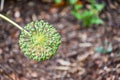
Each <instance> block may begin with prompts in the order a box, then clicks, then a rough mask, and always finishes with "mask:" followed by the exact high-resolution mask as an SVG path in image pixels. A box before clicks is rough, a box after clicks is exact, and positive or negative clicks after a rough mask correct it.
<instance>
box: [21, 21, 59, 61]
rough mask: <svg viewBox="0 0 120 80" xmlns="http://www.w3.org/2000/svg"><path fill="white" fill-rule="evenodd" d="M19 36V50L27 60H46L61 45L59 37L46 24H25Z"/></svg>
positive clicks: (39, 22)
mask: <svg viewBox="0 0 120 80" xmlns="http://www.w3.org/2000/svg"><path fill="white" fill-rule="evenodd" d="M24 29H25V30H27V31H28V32H29V33H30V35H28V34H27V33H25V31H24V30H22V31H21V34H20V40H19V44H20V48H21V50H22V51H23V52H24V54H25V55H27V56H28V57H29V58H31V59H33V60H37V61H43V60H48V59H50V58H51V57H52V56H54V55H55V54H56V51H57V49H58V47H59V45H60V43H61V36H60V34H59V33H58V32H57V31H56V29H55V28H54V27H53V26H52V25H50V24H49V23H47V22H44V21H43V20H41V21H36V22H31V23H29V24H27V25H26V26H25V27H24Z"/></svg>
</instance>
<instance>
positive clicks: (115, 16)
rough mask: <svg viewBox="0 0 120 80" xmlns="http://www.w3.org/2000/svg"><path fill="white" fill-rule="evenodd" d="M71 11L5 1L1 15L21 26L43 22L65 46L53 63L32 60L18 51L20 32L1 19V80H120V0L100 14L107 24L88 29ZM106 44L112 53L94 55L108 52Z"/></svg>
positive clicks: (111, 3) (62, 46)
mask: <svg viewBox="0 0 120 80" xmlns="http://www.w3.org/2000/svg"><path fill="white" fill-rule="evenodd" d="M48 1H49V0H48ZM108 1H109V0H108ZM116 1H117V0H116ZM107 5H108V4H107ZM70 10H71V9H70V7H59V8H58V7H53V3H50V2H44V3H43V2H41V1H40V0H34V1H28V0H23V1H22V0H18V1H14V0H10V1H8V0H6V2H5V5H4V9H3V11H1V13H2V14H4V15H6V16H8V17H9V18H10V19H12V20H14V21H15V22H17V23H18V24H19V25H21V26H25V25H26V24H27V23H29V22H31V21H35V20H40V19H44V20H45V21H48V22H49V23H51V24H52V25H54V26H55V28H56V29H57V30H58V32H59V33H60V34H61V35H62V44H61V46H60V47H59V50H58V52H57V55H56V56H54V57H53V58H52V59H50V60H48V61H43V62H36V61H33V60H30V59H29V58H27V56H25V55H24V53H23V52H22V50H20V48H19V44H18V41H19V34H20V30H18V29H17V28H16V27H14V26H13V25H11V24H9V23H7V22H6V21H4V20H2V19H0V80H120V5H119V0H118V2H109V5H108V6H106V8H105V10H103V12H102V13H101V18H103V19H104V22H105V24H103V25H94V26H91V27H89V28H85V27H83V26H82V25H81V24H80V23H81V22H80V21H78V20H76V19H75V18H74V17H73V16H72V15H71V13H70ZM106 43H108V44H109V45H110V46H111V47H112V51H111V52H109V53H98V52H95V48H97V47H99V46H103V47H105V48H108V47H109V46H108V45H106Z"/></svg>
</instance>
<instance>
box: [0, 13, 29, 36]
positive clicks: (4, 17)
mask: <svg viewBox="0 0 120 80" xmlns="http://www.w3.org/2000/svg"><path fill="white" fill-rule="evenodd" d="M0 18H2V19H4V20H6V21H8V22H9V23H11V24H13V25H14V26H15V27H17V28H19V29H20V30H24V31H25V33H27V34H28V35H30V33H29V32H28V31H26V30H25V29H23V28H22V27H21V26H19V25H18V24H17V23H15V22H14V21H12V20H10V19H9V18H7V17H6V16H4V15H2V14H0Z"/></svg>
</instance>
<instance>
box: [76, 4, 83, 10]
mask: <svg viewBox="0 0 120 80" xmlns="http://www.w3.org/2000/svg"><path fill="white" fill-rule="evenodd" d="M82 7H83V6H82V5H77V4H76V5H74V9H75V10H80V9H81V8H82Z"/></svg>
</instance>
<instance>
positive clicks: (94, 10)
mask: <svg viewBox="0 0 120 80" xmlns="http://www.w3.org/2000/svg"><path fill="white" fill-rule="evenodd" d="M62 1H63V0H55V2H56V3H58V2H59V3H60V2H62ZM68 3H69V5H70V6H73V8H72V10H71V12H72V14H73V16H74V17H75V18H77V19H78V20H81V21H83V25H84V26H85V27H88V26H90V25H93V24H95V25H98V24H103V21H102V19H101V18H100V17H99V13H100V11H101V10H102V9H103V8H104V4H98V3H97V2H96V0H90V4H89V7H88V8H84V5H83V3H82V1H81V2H80V1H79V0H68Z"/></svg>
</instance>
